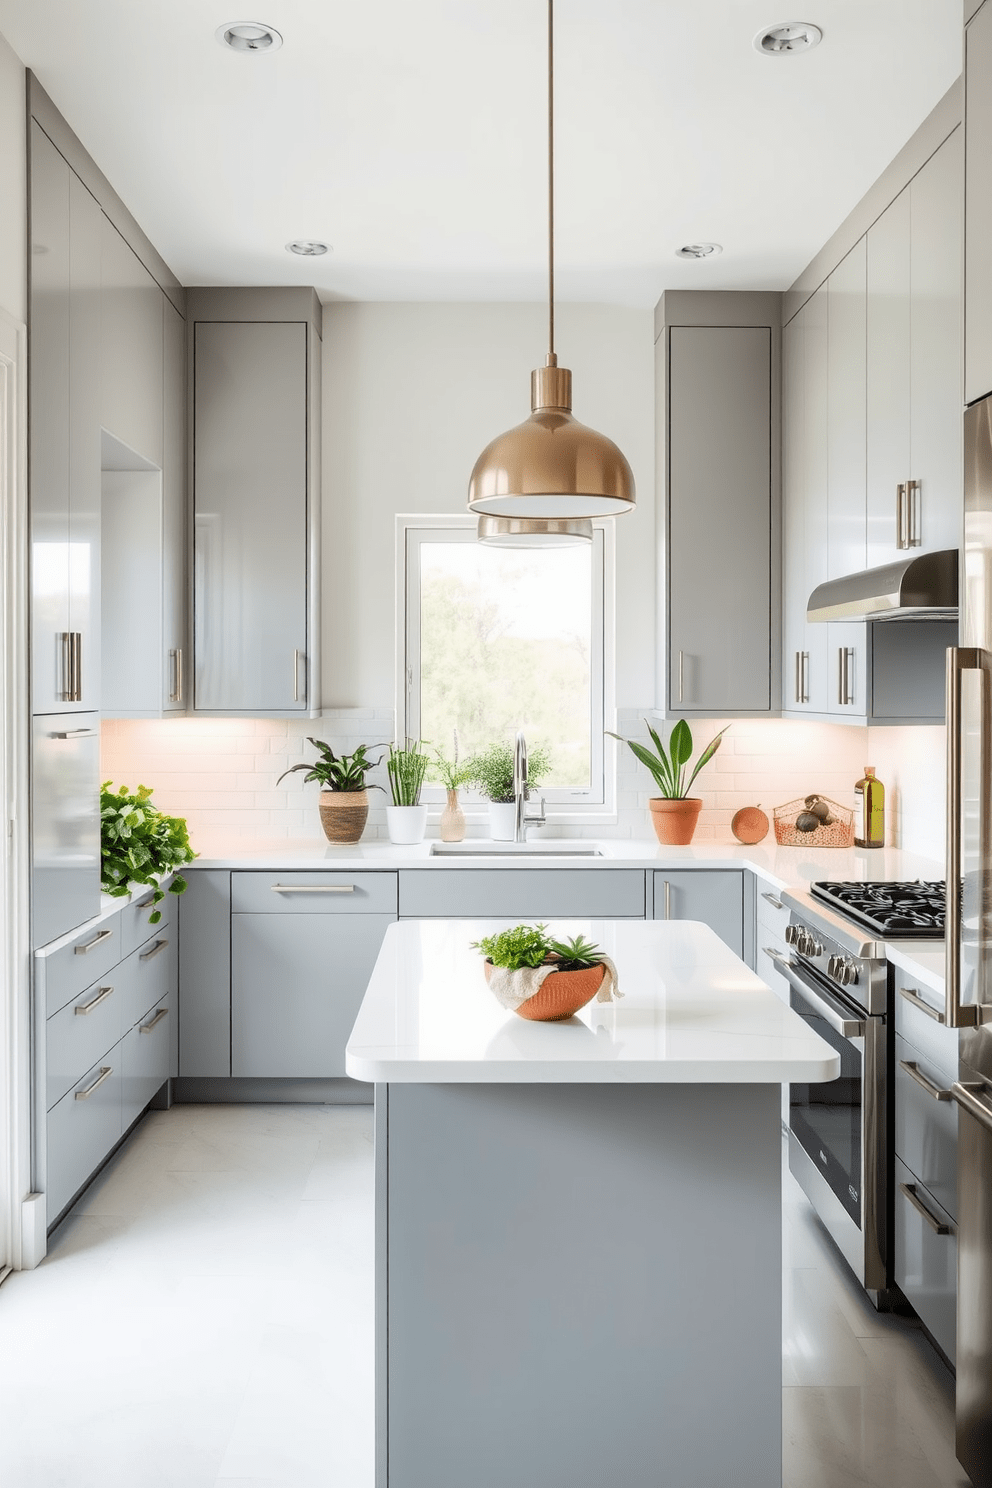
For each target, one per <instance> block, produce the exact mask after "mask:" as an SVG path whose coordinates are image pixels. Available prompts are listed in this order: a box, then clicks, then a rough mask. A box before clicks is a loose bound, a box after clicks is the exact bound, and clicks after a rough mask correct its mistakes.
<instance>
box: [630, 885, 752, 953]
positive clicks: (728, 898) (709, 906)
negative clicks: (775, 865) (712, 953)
mask: <svg viewBox="0 0 992 1488" xmlns="http://www.w3.org/2000/svg"><path fill="white" fill-rule="evenodd" d="M652 876H653V878H654V918H655V919H656V920H701V921H702V923H703V924H704V925H709V927H710V929H711V930H715V931H716V933H717V935H719V937H720V939H721V940H722V941H723V942H724V943H725V944H726V945H728V946H729V947H730V949H731V950H732V951H733V952H734V953H735V955H738V956H743V955H744V874H743V872H740V873H739V872H737V871H736V870H733V869H722V868H717V869H665V870H663V871H662V870H658V871H657V872H655V873H654V874H653V875H652Z"/></svg>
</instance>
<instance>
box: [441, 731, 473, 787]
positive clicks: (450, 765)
mask: <svg viewBox="0 0 992 1488" xmlns="http://www.w3.org/2000/svg"><path fill="white" fill-rule="evenodd" d="M452 733H453V737H454V742H455V757H454V759H453V760H449V759H447V758H446V757H445V756H444V755H443V754H442V753H441V751H440V749H435V751H434V758H433V760H432V761H431V779H435V778H436V779H438V780H440V782H441V784H442V785H443V786H444V788H445V789H446V790H449V791H453V790H457V789H458V787H459V786H460V785H468V783H469V781H470V780H471V779H472V761H471V760H470V759H466V760H461V761H459V758H458V730H457V729H453V730H452Z"/></svg>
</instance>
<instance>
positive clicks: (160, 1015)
mask: <svg viewBox="0 0 992 1488" xmlns="http://www.w3.org/2000/svg"><path fill="white" fill-rule="evenodd" d="M175 1021H176V1019H175V993H174V992H169V993H168V994H167V995H166V996H165V997H163V998H162V1001H161V1002H159V1003H157V1004H156V1005H155V1007H153V1008H151V1009H150V1010H149V1012H148V1014H147V1016H146V1017H144V1018H142V1020H141V1022H140V1023H137V1024H136V1025H135V1026H134V1028H132V1029H131V1030H130V1031H129V1032H128V1033H126V1034H125V1035H124V1037H123V1039H122V1040H121V1130H122V1131H127V1129H128V1127H129V1126H130V1125H131V1123H132V1122H134V1121H137V1119H138V1117H139V1116H140V1115H141V1113H142V1111H143V1110H144V1109H145V1107H146V1106H147V1104H148V1102H149V1101H150V1100H151V1098H152V1096H153V1095H154V1094H155V1092H156V1091H157V1090H159V1089H161V1087H162V1086H163V1085H164V1084H165V1082H166V1080H167V1079H168V1078H169V1073H170V1070H171V1067H172V1038H173V1025H174V1024H175Z"/></svg>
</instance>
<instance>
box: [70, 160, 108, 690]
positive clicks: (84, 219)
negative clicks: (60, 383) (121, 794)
mask: <svg viewBox="0 0 992 1488" xmlns="http://www.w3.org/2000/svg"><path fill="white" fill-rule="evenodd" d="M103 221H104V217H103V213H102V212H101V211H100V208H99V206H98V205H97V203H96V201H95V199H94V198H93V197H92V196H91V195H90V193H89V192H88V191H87V189H86V187H85V186H84V185H83V183H82V181H80V179H79V177H78V176H76V175H75V174H73V173H72V172H70V175H69V565H68V578H69V629H70V631H72V632H73V633H74V634H75V635H76V637H77V638H78V639H77V641H76V648H77V650H76V664H77V667H78V671H79V676H78V686H77V692H78V698H77V700H76V702H75V703H74V705H73V706H74V707H75V708H77V709H93V708H98V707H99V706H100V625H99V616H100V324H101V296H100V234H101V225H102V223H103Z"/></svg>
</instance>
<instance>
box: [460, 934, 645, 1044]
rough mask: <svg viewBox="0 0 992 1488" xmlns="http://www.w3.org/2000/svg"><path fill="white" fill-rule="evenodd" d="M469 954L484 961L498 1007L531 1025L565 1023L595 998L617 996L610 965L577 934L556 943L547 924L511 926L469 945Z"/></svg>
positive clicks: (611, 965)
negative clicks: (479, 955) (480, 955)
mask: <svg viewBox="0 0 992 1488" xmlns="http://www.w3.org/2000/svg"><path fill="white" fill-rule="evenodd" d="M472 949H473V950H477V951H481V953H482V955H483V956H484V957H485V974H486V981H487V982H488V983H489V985H490V988H491V990H492V991H493V993H494V994H495V996H496V997H497V999H498V1000H499V1002H501V1003H502V1005H503V1006H504V1007H506V1008H510V1009H511V1010H512V1011H513V1012H515V1013H518V1014H519V1015H520V1017H521V1018H527V1019H528V1020H530V1021H532V1022H539V1023H558V1022H561V1021H562V1020H563V1019H565V1018H571V1017H572V1015H573V1014H574V1013H577V1012H578V1011H579V1009H580V1008H583V1007H585V1005H586V1003H587V1002H591V1001H592V999H593V998H594V997H595V996H596V994H597V993H599V996H600V1000H601V1001H609V1000H610V999H611V998H612V997H613V996H614V995H615V996H619V995H620V994H619V991H618V990H617V987H616V971H615V968H614V966H613V963H612V962H611V961H610V959H609V957H608V956H606V955H604V953H603V952H602V951H601V950H600V948H599V946H598V945H595V944H594V943H593V942H592V941H591V940H586V938H585V937H584V936H582V935H575V936H573V937H572V938H571V939H570V940H556V939H555V937H554V936H552V935H549V934H548V927H547V925H514V926H513V928H512V929H510V930H501V931H499V932H498V933H497V934H496V935H488V936H483V938H482V939H481V940H475V941H473V942H472ZM604 984H605V986H604ZM604 990H605V996H604Z"/></svg>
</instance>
